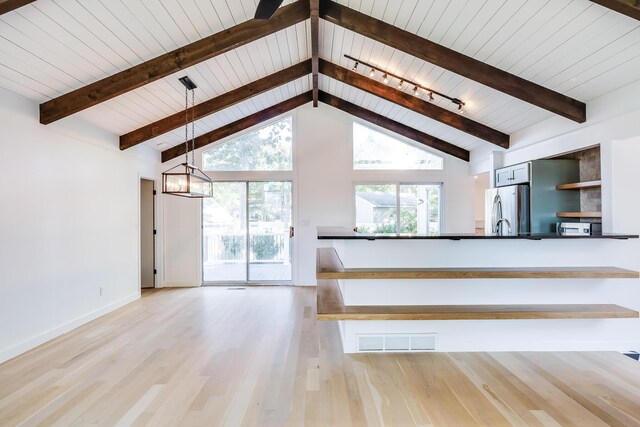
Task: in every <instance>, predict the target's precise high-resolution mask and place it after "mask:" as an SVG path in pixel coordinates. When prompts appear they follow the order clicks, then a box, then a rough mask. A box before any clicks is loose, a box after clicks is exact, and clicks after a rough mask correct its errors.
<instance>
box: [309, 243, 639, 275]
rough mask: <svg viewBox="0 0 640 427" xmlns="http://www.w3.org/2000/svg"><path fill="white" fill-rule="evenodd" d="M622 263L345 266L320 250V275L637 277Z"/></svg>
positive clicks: (326, 250)
mask: <svg viewBox="0 0 640 427" xmlns="http://www.w3.org/2000/svg"><path fill="white" fill-rule="evenodd" d="M639 277H640V273H638V272H637V271H632V270H626V269H624V268H618V267H492V268H345V267H344V265H342V261H341V260H340V258H339V257H338V254H337V253H336V251H335V249H334V248H319V249H318V250H317V253H316V278H317V279H637V278H639Z"/></svg>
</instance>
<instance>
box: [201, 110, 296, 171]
mask: <svg viewBox="0 0 640 427" xmlns="http://www.w3.org/2000/svg"><path fill="white" fill-rule="evenodd" d="M291 128H292V120H291V117H287V118H286V119H284V120H281V121H279V122H275V123H271V124H269V125H267V126H265V127H263V128H262V129H258V130H256V131H254V132H250V133H246V134H244V135H240V136H238V137H237V138H234V139H232V140H230V141H227V142H225V143H222V144H220V145H217V146H215V147H213V148H211V149H210V150H207V151H205V152H204V153H203V154H202V165H203V169H204V170H208V171H268V170H291V169H292V150H291V141H292V129H291Z"/></svg>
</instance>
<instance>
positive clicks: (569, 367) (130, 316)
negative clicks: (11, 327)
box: [0, 287, 640, 427]
mask: <svg viewBox="0 0 640 427" xmlns="http://www.w3.org/2000/svg"><path fill="white" fill-rule="evenodd" d="M82 424H92V425H105V426H114V425H118V426H123V425H167V426H177V425H185V426H192V425H193V426H197V425H202V426H214V425H229V426H238V425H259V426H285V425H293V426H302V425H308V426H315V425H326V426H350V425H357V426H377V425H395V426H412V425H423V426H426V425H437V426H472V425H482V426H502V425H534V426H536V425H537V426H543V425H546V426H557V425H575V426H581V427H584V426H606V425H610V426H633V425H640V363H638V362H636V361H634V360H632V359H630V358H627V357H625V356H623V355H620V354H618V353H613V352H612V353H449V354H446V353H431V354H396V355H393V354H386V355H380V354H373V355H344V354H343V353H342V351H341V348H340V340H339V336H338V330H337V325H336V323H335V322H318V321H316V320H315V289H313V288H306V289H304V288H291V287H281V288H277V287H258V288H249V289H246V290H226V289H225V288H198V289H174V290H171V289H168V290H158V291H148V292H145V293H144V297H143V298H142V299H141V300H140V301H137V302H134V303H132V304H130V305H128V306H126V307H124V308H122V309H120V310H118V311H116V312H114V313H111V314H109V315H107V316H104V317H102V318H100V319H98V320H96V321H94V322H91V323H90V324H87V325H85V326H83V327H80V328H78V329H76V330H74V331H73V332H71V333H69V334H67V335H65V336H63V337H60V338H58V339H56V340H53V341H51V342H49V343H47V344H45V345H43V346H41V347H39V348H37V349H35V350H33V351H31V352H29V353H27V354H25V355H22V356H20V357H18V358H16V359H13V360H11V361H9V362H6V363H4V364H2V365H0V426H3V427H4V426H15V425H46V426H49V425H61V426H69V425H82Z"/></svg>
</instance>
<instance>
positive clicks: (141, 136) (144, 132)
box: [120, 59, 311, 150]
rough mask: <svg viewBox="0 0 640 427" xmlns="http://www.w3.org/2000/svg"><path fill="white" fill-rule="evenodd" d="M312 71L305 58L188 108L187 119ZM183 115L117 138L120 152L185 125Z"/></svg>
mask: <svg viewBox="0 0 640 427" xmlns="http://www.w3.org/2000/svg"><path fill="white" fill-rule="evenodd" d="M310 72H311V60H310V59H308V60H306V61H304V62H300V63H299V64H296V65H294V66H292V67H289V68H285V69H284V70H282V71H278V72H277V73H274V74H271V75H269V76H266V77H264V78H262V79H259V80H256V81H254V82H251V83H249V84H247V85H244V86H242V87H239V88H237V89H234V90H232V91H231V92H227V93H225V94H222V95H220V96H217V97H215V98H212V99H210V100H208V101H204V102H202V103H200V104H198V105H196V106H195V107H192V108H189V110H188V113H187V114H188V116H189V118H191V117H195V120H198V119H201V118H203V117H206V116H208V115H210V114H213V113H215V112H216V111H220V110H223V109H225V108H228V107H230V106H232V105H235V104H237V103H239V102H242V101H244V100H246V99H249V98H251V97H253V96H256V95H259V94H261V93H264V92H266V91H268V90H271V89H274V88H276V87H278V86H281V85H283V84H285V83H289V82H291V81H293V80H295V79H298V78H300V77H303V76H306V75H307V74H309V73H310ZM184 118H185V112H184V111H180V112H177V113H175V114H172V115H170V116H169V117H165V118H164V119H161V120H158V121H157V122H154V123H151V124H148V125H146V126H143V127H141V128H139V129H136V130H134V131H131V132H129V133H127V134H124V135H122V136H121V137H120V149H121V150H125V149H127V148H131V147H133V146H135V145H138V144H140V143H142V142H144V141H148V140H149V139H151V138H155V137H156V136H158V135H162V134H164V133H167V132H169V131H172V130H174V129H178V128H179V127H181V126H184V120H185V119H184Z"/></svg>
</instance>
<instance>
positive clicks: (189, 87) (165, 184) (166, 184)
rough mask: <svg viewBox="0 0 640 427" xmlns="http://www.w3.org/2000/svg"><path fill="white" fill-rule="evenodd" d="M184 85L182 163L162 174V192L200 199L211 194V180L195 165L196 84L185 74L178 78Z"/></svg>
mask: <svg viewBox="0 0 640 427" xmlns="http://www.w3.org/2000/svg"><path fill="white" fill-rule="evenodd" d="M180 83H182V84H183V85H184V163H181V164H179V165H177V166H175V167H173V168H171V169H169V170H168V171H166V172H163V174H162V192H163V193H164V194H172V195H174V196H181V197H189V198H193V199H201V198H204V197H212V196H213V182H212V181H211V179H209V177H208V176H207V175H205V173H204V172H202V171H201V170H200V169H198V167H197V166H196V162H195V153H196V138H195V109H194V108H193V107H194V106H195V100H196V95H195V89H196V88H197V86H196V84H195V83H194V82H193V81H192V80H191V79H190V78H189V77H187V76H184V77H182V78H180ZM189 91H191V111H192V113H193V114H192V117H191V163H189Z"/></svg>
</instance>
